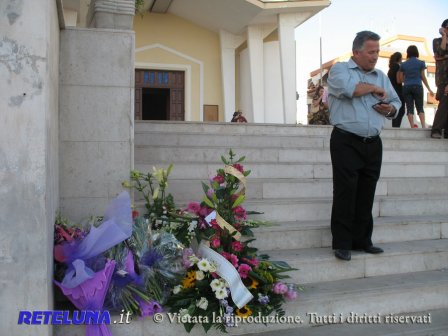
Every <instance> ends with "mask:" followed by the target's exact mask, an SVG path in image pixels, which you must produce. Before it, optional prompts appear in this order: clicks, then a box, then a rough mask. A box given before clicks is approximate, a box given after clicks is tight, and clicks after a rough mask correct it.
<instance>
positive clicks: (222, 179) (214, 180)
mask: <svg viewBox="0 0 448 336" xmlns="http://www.w3.org/2000/svg"><path fill="white" fill-rule="evenodd" d="M212 181H213V182H218V183H219V184H221V183H224V182H225V180H224V176H222V175H216V176H215V177H214V178H213V179H212Z"/></svg>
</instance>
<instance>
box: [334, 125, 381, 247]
mask: <svg viewBox="0 0 448 336" xmlns="http://www.w3.org/2000/svg"><path fill="white" fill-rule="evenodd" d="M330 154H331V162H332V166H333V208H332V213H331V233H332V235H333V249H343V250H351V249H364V248H366V247H369V246H371V245H372V239H371V238H372V231H373V218H372V207H373V201H374V197H375V189H376V184H377V181H378V179H379V177H380V172H381V162H382V154H383V146H382V142H381V138H380V137H379V136H378V137H377V138H376V139H367V140H363V139H361V138H360V137H358V136H356V135H353V134H349V133H346V132H343V131H342V132H341V131H340V130H338V129H337V128H334V129H333V132H332V134H331V139H330Z"/></svg>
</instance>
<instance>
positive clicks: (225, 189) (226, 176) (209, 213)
mask: <svg viewBox="0 0 448 336" xmlns="http://www.w3.org/2000/svg"><path fill="white" fill-rule="evenodd" d="M222 161H223V163H224V165H225V166H224V168H222V169H218V170H217V172H216V175H215V176H212V177H211V178H210V180H209V183H208V184H205V183H203V189H204V193H205V196H204V198H203V200H202V202H201V203H195V202H192V203H190V204H189V205H188V207H187V210H188V211H190V212H191V213H193V214H194V215H195V216H197V217H198V226H197V228H196V229H195V230H194V233H195V240H193V241H192V244H191V246H190V248H187V249H185V250H184V258H183V259H184V266H185V267H186V275H185V277H184V278H183V280H182V281H181V283H180V284H178V285H177V286H175V287H174V288H173V294H172V296H170V298H169V299H168V302H167V303H166V307H168V308H169V310H170V313H171V314H176V316H177V318H178V320H179V321H181V322H182V323H183V324H184V326H185V329H186V330H187V331H188V332H190V331H191V329H192V328H193V327H194V325H195V324H200V325H202V327H203V328H204V330H205V331H206V332H207V331H208V330H209V329H210V328H212V327H215V328H216V329H218V330H221V331H223V332H225V331H226V329H227V328H229V327H233V326H234V325H235V320H236V319H235V316H238V317H240V318H247V317H249V316H258V315H261V316H267V315H270V314H272V313H275V314H278V315H279V316H283V315H284V314H285V311H284V310H283V308H282V304H283V303H284V302H285V300H286V299H295V298H296V297H297V291H296V288H297V287H296V286H295V285H294V284H287V283H285V282H284V279H286V278H289V276H288V275H287V274H285V273H286V272H288V271H291V270H293V269H292V268H291V267H289V265H288V264H287V263H285V262H282V261H270V260H269V256H267V255H258V254H257V249H256V248H254V247H251V246H250V243H251V242H252V241H253V240H255V239H254V238H253V237H254V235H253V231H252V229H253V228H255V227H258V226H259V225H261V224H265V223H263V222H261V221H255V220H251V219H248V216H249V215H250V214H251V212H248V211H246V209H245V208H244V207H243V203H244V201H245V189H246V177H247V176H248V175H249V174H250V171H249V170H245V169H244V166H243V165H242V163H243V161H244V157H241V158H239V159H238V160H235V154H234V153H233V152H232V150H230V151H229V157H228V158H225V157H222ZM204 241H206V242H207V245H208V247H207V248H209V249H211V250H213V251H214V253H217V254H219V255H220V256H221V257H222V258H223V259H225V261H226V262H227V263H228V264H229V265H231V267H233V270H234V271H235V272H237V274H238V276H239V280H240V281H242V283H243V284H244V287H245V289H246V290H247V291H248V292H250V294H251V297H252V299H249V300H246V301H247V303H245V304H244V306H240V307H238V305H237V303H241V300H239V298H236V297H235V294H236V293H233V292H232V291H231V290H230V288H229V284H228V283H227V281H226V280H225V279H223V277H222V276H220V275H218V274H217V270H219V268H220V267H221V266H222V265H219V263H217V262H216V260H217V259H216V258H214V257H213V258H212V259H213V260H210V259H208V258H206V257H204V256H203V255H201V249H200V248H199V249H197V248H195V243H199V242H202V243H201V244H200V245H204ZM226 267H227V266H226ZM239 294H240V293H238V295H239ZM237 299H238V300H237ZM244 302H245V301H244Z"/></svg>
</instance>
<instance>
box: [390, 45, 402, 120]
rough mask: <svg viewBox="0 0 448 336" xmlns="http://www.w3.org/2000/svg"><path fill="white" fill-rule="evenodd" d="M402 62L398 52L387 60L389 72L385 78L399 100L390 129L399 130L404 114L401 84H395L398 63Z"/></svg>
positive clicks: (398, 67)
mask: <svg viewBox="0 0 448 336" xmlns="http://www.w3.org/2000/svg"><path fill="white" fill-rule="evenodd" d="M401 60H402V55H401V53H399V52H396V53H393V54H392V55H391V56H390V58H389V71H388V72H387V77H389V79H390V82H391V83H392V86H393V87H394V89H395V91H396V92H397V95H398V97H399V98H400V100H401V107H400V110H399V111H398V115H397V117H396V118H395V119H393V120H392V127H398V128H400V125H401V119H403V116H404V112H405V103H404V99H403V84H402V83H398V82H397V72H398V70H399V69H400V63H401Z"/></svg>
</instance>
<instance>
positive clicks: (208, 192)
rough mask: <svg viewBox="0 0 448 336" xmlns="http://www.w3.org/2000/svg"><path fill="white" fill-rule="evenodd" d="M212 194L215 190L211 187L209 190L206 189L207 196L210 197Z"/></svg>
mask: <svg viewBox="0 0 448 336" xmlns="http://www.w3.org/2000/svg"><path fill="white" fill-rule="evenodd" d="M214 194H215V191H214V190H213V189H211V188H210V189H209V190H207V196H208V198H212V197H213V195H214Z"/></svg>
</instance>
